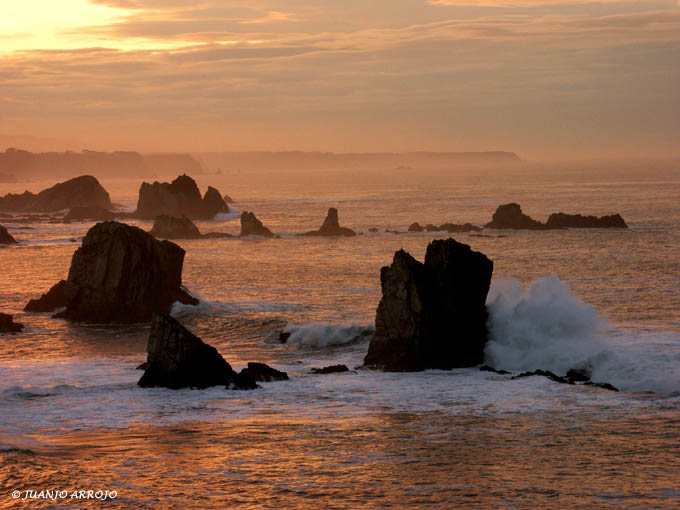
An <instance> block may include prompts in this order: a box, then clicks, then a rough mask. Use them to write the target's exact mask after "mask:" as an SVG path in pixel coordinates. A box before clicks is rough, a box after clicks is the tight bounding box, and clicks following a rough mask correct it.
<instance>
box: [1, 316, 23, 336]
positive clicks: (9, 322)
mask: <svg viewBox="0 0 680 510" xmlns="http://www.w3.org/2000/svg"><path fill="white" fill-rule="evenodd" d="M22 329H24V325H23V324H20V323H18V322H14V319H13V318H12V316H11V315H8V314H6V313H0V333H19V332H20V331H21V330H22Z"/></svg>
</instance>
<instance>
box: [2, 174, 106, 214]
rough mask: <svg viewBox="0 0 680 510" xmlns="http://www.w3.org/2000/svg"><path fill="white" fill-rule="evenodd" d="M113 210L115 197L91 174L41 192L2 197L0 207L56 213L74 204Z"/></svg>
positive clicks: (4, 209)
mask: <svg viewBox="0 0 680 510" xmlns="http://www.w3.org/2000/svg"><path fill="white" fill-rule="evenodd" d="M93 206H94V207H101V208H103V209H111V208H112V205H111V198H110V197H109V194H108V193H107V192H106V190H105V189H104V188H103V187H102V185H101V184H99V181H98V180H97V179H96V178H95V177H92V176H91V175H83V176H80V177H76V178H74V179H70V180H68V181H65V182H61V183H59V184H55V185H54V186H52V187H51V188H48V189H46V190H43V191H41V192H40V193H38V194H37V195H35V194H33V193H30V192H28V191H26V192H24V193H23V194H21V195H13V194H9V195H5V196H4V197H3V198H0V210H2V211H25V212H55V211H62V210H64V209H71V208H73V207H93Z"/></svg>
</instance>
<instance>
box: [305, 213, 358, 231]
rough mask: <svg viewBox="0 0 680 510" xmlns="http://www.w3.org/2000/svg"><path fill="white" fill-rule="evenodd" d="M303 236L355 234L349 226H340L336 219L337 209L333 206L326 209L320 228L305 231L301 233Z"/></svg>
mask: <svg viewBox="0 0 680 510" xmlns="http://www.w3.org/2000/svg"><path fill="white" fill-rule="evenodd" d="M302 235H304V236H329V237H330V236H347V237H350V236H355V235H357V234H356V232H354V230H352V229H349V228H344V227H341V226H340V222H339V221H338V210H337V209H336V208H335V207H331V208H330V209H328V214H327V215H326V219H325V220H324V221H323V224H322V225H321V228H320V229H319V230H312V231H311V232H305V233H304V234H302Z"/></svg>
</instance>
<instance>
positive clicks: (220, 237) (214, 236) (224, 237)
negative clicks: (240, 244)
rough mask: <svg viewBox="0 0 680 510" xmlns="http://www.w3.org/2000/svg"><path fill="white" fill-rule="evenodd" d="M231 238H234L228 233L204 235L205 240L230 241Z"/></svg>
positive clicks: (207, 233)
mask: <svg viewBox="0 0 680 510" xmlns="http://www.w3.org/2000/svg"><path fill="white" fill-rule="evenodd" d="M230 237H234V236H233V235H231V234H227V233H226V232H206V233H205V234H203V238H204V239H228V238H230Z"/></svg>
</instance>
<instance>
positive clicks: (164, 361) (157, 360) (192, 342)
mask: <svg viewBox="0 0 680 510" xmlns="http://www.w3.org/2000/svg"><path fill="white" fill-rule="evenodd" d="M146 352H147V360H146V369H145V371H144V374H143V375H142V377H141V379H139V382H138V383H137V384H139V386H141V387H143V388H149V387H154V386H160V387H163V388H171V389H180V388H198V389H204V388H209V387H211V386H226V387H229V388H233V389H253V388H256V387H257V385H256V384H255V381H254V380H253V379H252V378H250V377H249V376H247V375H239V374H237V373H236V372H235V371H234V370H233V369H232V368H231V366H230V365H229V363H227V362H226V361H225V359H224V358H223V357H222V356H221V355H220V353H219V352H217V349H215V348H214V347H212V346H210V345H208V344H206V343H204V342H203V341H202V340H201V339H200V338H198V337H197V336H196V335H194V334H193V333H191V332H190V331H189V330H187V329H186V328H185V327H184V326H182V325H181V324H180V323H179V322H177V321H176V320H175V319H173V318H172V317H170V316H169V315H156V316H155V317H154V318H153V322H152V324H151V333H150V334H149V340H148V342H147V346H146Z"/></svg>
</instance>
